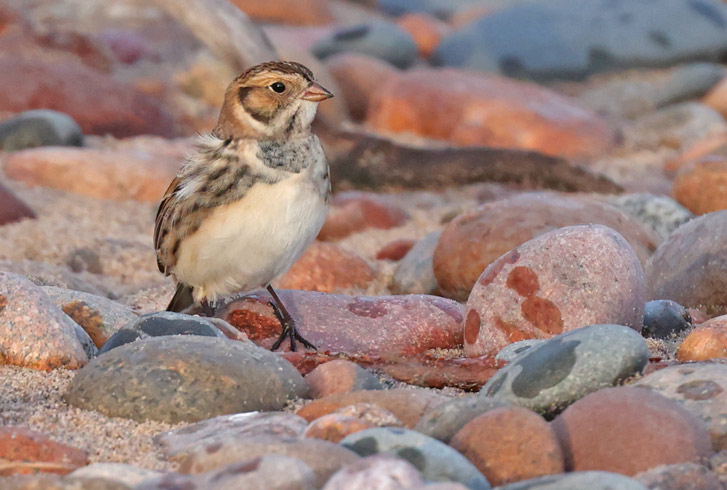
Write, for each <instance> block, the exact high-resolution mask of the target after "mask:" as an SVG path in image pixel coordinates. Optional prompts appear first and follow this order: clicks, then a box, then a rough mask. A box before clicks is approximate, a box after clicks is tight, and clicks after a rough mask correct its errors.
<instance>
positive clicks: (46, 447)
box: [0, 426, 88, 476]
mask: <svg viewBox="0 0 727 490" xmlns="http://www.w3.org/2000/svg"><path fill="white" fill-rule="evenodd" d="M0 461H2V462H3V464H2V466H0V476H9V475H24V474H31V473H41V472H43V473H58V474H61V475H65V474H66V473H70V472H71V471H73V470H75V469H77V468H78V467H80V466H84V465H86V464H88V457H87V456H86V453H85V452H84V451H82V450H80V449H77V448H75V447H70V446H66V445H65V444H60V443H58V442H55V441H52V440H51V439H50V438H48V436H46V435H45V434H42V433H40V432H36V431H33V430H29V429H23V428H20V427H13V426H0Z"/></svg>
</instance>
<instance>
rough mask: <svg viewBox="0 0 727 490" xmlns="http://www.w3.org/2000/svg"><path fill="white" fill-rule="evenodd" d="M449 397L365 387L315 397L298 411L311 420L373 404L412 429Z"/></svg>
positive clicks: (432, 393)
mask: <svg viewBox="0 0 727 490" xmlns="http://www.w3.org/2000/svg"><path fill="white" fill-rule="evenodd" d="M446 400H447V398H446V397H445V396H444V395H440V394H438V393H436V392H433V391H427V390H421V389H420V390H411V389H392V390H362V391H353V392H351V393H337V394H335V395H329V396H327V397H324V398H319V399H318V400H313V401H312V402H308V403H306V404H305V405H304V406H303V407H302V408H300V409H299V410H298V411H297V412H296V414H298V415H300V416H301V417H303V418H304V419H306V420H307V421H308V422H312V421H314V420H315V419H317V418H319V417H322V416H324V415H328V414H329V413H333V412H335V411H337V410H339V409H341V408H343V407H346V406H348V405H354V404H359V403H370V404H373V405H377V406H379V407H381V408H383V409H385V410H387V411H389V412H391V413H392V414H394V416H396V418H397V419H399V420H400V421H401V422H402V423H403V424H404V425H405V426H406V427H408V428H412V427H414V426H415V425H416V424H417V422H419V419H421V418H422V415H424V413H426V412H427V411H429V410H430V409H431V408H433V407H436V406H437V405H439V404H441V403H443V402H444V401H446ZM339 413H340V412H339Z"/></svg>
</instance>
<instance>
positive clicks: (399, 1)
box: [376, 0, 478, 19]
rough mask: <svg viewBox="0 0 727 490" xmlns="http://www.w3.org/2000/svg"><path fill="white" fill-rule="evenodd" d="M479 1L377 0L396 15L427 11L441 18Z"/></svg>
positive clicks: (386, 9)
mask: <svg viewBox="0 0 727 490" xmlns="http://www.w3.org/2000/svg"><path fill="white" fill-rule="evenodd" d="M477 3H478V2H477V0H376V4H377V5H378V7H379V8H380V9H381V10H383V11H384V12H385V13H387V14H389V15H391V16H394V17H399V16H401V15H405V14H409V13H417V12H425V13H427V14H429V15H432V16H434V17H438V18H441V19H447V18H449V17H450V16H452V15H454V14H455V13H457V12H459V11H460V10H462V9H465V8H467V7H470V6H472V5H476V4H477Z"/></svg>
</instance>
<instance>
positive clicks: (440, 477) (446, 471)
mask: <svg viewBox="0 0 727 490" xmlns="http://www.w3.org/2000/svg"><path fill="white" fill-rule="evenodd" d="M340 444H341V445H342V446H343V447H346V448H349V449H351V450H352V451H354V452H356V453H357V454H359V455H360V456H363V457H366V456H371V455H374V454H382V453H383V454H393V455H396V456H398V457H400V458H402V459H405V460H406V461H408V462H410V463H411V464H412V465H414V466H415V467H416V468H417V469H418V470H419V471H420V472H421V474H422V477H424V478H425V479H427V480H430V481H435V482H440V481H455V482H459V483H462V484H463V485H465V486H466V487H468V488H471V489H488V488H490V484H489V483H488V481H487V479H486V478H485V477H484V476H483V475H482V473H480V472H479V471H478V470H477V468H475V466H473V465H472V463H470V462H469V461H467V459H466V458H465V457H464V456H462V455H461V454H460V453H458V452H457V451H455V450H454V449H452V448H451V447H450V446H447V445H446V444H444V443H442V442H440V441H438V440H436V439H434V438H432V437H429V436H426V435H424V434H421V433H419V432H415V431H413V430H407V429H399V428H391V427H378V428H375V429H367V430H363V431H360V432H356V433H355V434H351V435H350V436H348V437H346V438H345V439H343V440H342V441H341V443H340Z"/></svg>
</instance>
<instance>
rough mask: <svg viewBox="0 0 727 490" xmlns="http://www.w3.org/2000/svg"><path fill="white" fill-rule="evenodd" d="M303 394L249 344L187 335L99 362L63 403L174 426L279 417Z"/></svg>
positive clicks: (286, 367)
mask: <svg viewBox="0 0 727 490" xmlns="http://www.w3.org/2000/svg"><path fill="white" fill-rule="evenodd" d="M260 380H266V382H265V383H261V382H260ZM305 391H306V387H305V382H304V381H303V378H302V377H301V376H300V374H299V373H298V371H296V370H295V368H294V367H293V366H292V365H291V364H290V363H288V362H287V361H285V360H283V359H281V358H280V357H279V356H277V355H275V354H273V353H271V352H269V351H266V350H264V349H261V348H259V347H257V346H255V345H254V344H252V343H251V342H237V341H232V340H227V339H220V338H214V337H200V336H187V335H185V336H172V337H153V338H149V339H143V340H139V341H137V342H132V343H130V344H127V345H123V346H121V347H118V348H116V349H113V350H111V351H109V352H107V353H106V354H104V355H102V356H99V357H97V358H96V359H94V360H93V361H92V362H91V363H89V364H88V365H87V366H86V367H85V368H84V369H83V370H81V371H79V372H78V374H77V375H76V376H75V377H74V378H73V381H72V382H71V384H70V386H69V388H68V391H67V392H66V394H65V395H64V398H65V400H66V401H67V402H68V403H69V404H70V405H72V406H74V407H78V408H83V409H86V410H96V411H98V412H101V413H103V414H105V415H107V416H110V417H125V418H131V419H133V420H136V421H140V422H143V421H145V420H158V421H163V422H171V423H177V422H183V421H184V422H194V421H198V420H203V419H207V418H211V417H214V416H217V415H223V414H226V413H237V412H245V411H251V410H279V409H281V408H282V407H283V406H284V405H285V404H286V402H287V401H288V400H289V399H291V398H294V397H299V396H303V395H305Z"/></svg>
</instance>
